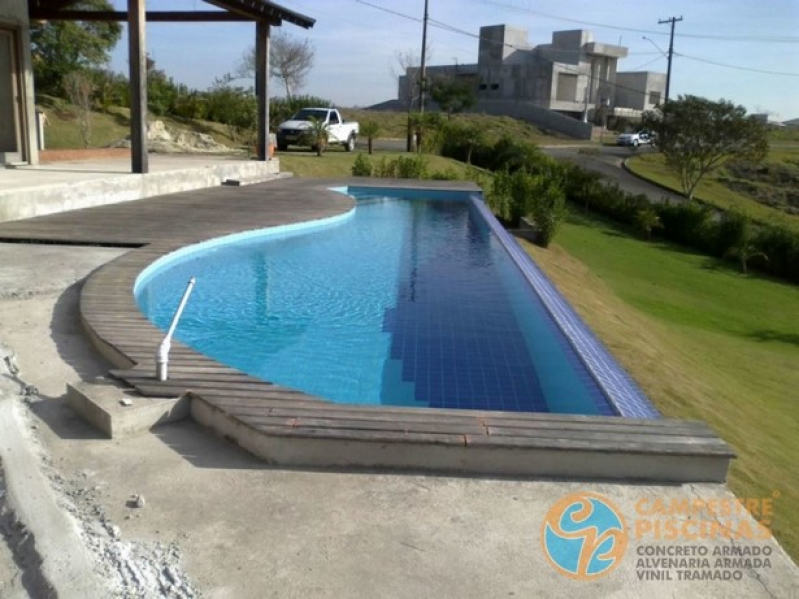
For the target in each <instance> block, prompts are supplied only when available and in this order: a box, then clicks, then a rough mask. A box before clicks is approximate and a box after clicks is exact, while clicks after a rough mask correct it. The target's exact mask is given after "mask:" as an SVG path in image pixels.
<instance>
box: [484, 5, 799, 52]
mask: <svg viewBox="0 0 799 599" xmlns="http://www.w3.org/2000/svg"><path fill="white" fill-rule="evenodd" d="M479 1H480V2H483V3H484V4H491V5H494V6H500V7H502V8H506V9H510V10H515V11H518V12H526V13H529V14H533V15H538V16H540V17H546V18H549V19H553V20H555V21H565V22H567V23H577V24H580V25H590V26H591V27H600V28H603V29H614V30H616V31H631V32H633V33H649V34H652V35H666V34H664V33H663V32H662V31H653V30H649V29H637V28H635V27H623V26H621V25H610V24H608V23H597V22H594V21H583V20H581V19H574V18H571V17H563V16H560V15H553V14H551V13H545V12H541V11H539V10H533V9H531V8H521V7H518V6H513V5H510V4H505V3H504V2H497V1H496V0H479ZM678 37H684V38H693V39H707V40H724V41H734V42H764V43H785V44H797V43H799V36H795V35H784V36H767V35H715V34H711V33H680V34H678Z"/></svg>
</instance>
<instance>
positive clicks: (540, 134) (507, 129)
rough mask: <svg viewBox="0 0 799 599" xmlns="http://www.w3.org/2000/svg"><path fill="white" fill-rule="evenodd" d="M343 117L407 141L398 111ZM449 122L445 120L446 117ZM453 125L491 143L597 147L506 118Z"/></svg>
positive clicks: (457, 117)
mask: <svg viewBox="0 0 799 599" xmlns="http://www.w3.org/2000/svg"><path fill="white" fill-rule="evenodd" d="M341 112H342V115H343V117H344V118H345V119H347V120H353V121H358V122H361V123H362V122H363V121H367V120H371V121H377V122H378V123H380V128H381V132H380V137H384V138H399V139H405V135H406V127H407V123H408V113H407V112H399V111H383V110H365V109H359V108H342V109H341ZM444 118H446V117H444ZM452 120H453V121H454V122H460V123H473V124H475V125H477V126H478V127H480V129H482V130H483V131H484V132H485V135H486V138H487V139H488V140H489V141H495V140H497V139H499V138H500V137H502V136H503V135H509V136H510V137H512V138H513V139H515V140H517V141H528V142H531V143H535V144H539V145H558V144H586V145H595V144H592V142H590V141H588V140H576V139H572V138H571V137H567V136H565V135H561V134H559V133H548V132H545V131H543V130H541V129H539V128H538V127H536V126H534V125H531V124H530V123H527V122H525V121H520V120H518V119H514V118H511V117H507V116H492V115H487V114H474V113H463V114H454V115H452Z"/></svg>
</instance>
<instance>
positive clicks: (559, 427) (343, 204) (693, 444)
mask: <svg viewBox="0 0 799 599" xmlns="http://www.w3.org/2000/svg"><path fill="white" fill-rule="evenodd" d="M337 186H338V187H346V186H353V187H379V188H392V187H393V188H400V187H403V188H407V187H413V188H415V189H437V190H441V189H444V190H447V189H449V190H454V191H467V192H473V193H477V192H479V188H477V187H476V186H475V185H474V184H471V183H468V184H465V183H453V182H431V181H409V180H386V179H362V178H357V179H346V180H286V181H282V182H275V183H268V184H264V185H259V186H251V187H257V188H259V189H260V191H261V192H262V193H263V194H269V192H270V191H275V190H277V189H283V191H286V190H287V191H288V192H289V193H293V194H295V195H296V198H297V201H298V202H301V201H303V198H304V199H305V201H306V202H311V201H318V202H321V203H322V204H323V207H322V208H321V209H319V210H317V212H316V214H317V217H318V218H324V217H325V216H324V214H323V213H327V217H335V216H337V215H341V214H343V213H345V212H346V211H347V210H351V209H352V206H353V205H354V204H353V201H352V199H351V198H346V196H342V195H341V194H339V193H337V192H333V191H331V190H330V188H331V187H337ZM250 193H252V191H251V192H250ZM310 197H313V200H311V199H310ZM342 198H346V201H342ZM217 209H218V210H223V209H224V207H219V206H218V207H217ZM320 214H322V216H319V215H320ZM301 216H302V214H298V215H291V216H289V217H287V218H288V220H289V221H291V220H292V219H294V220H293V222H294V223H297V222H301V220H302V218H300V217H301ZM273 224H274V223H273ZM284 224H291V223H290V222H286V223H284ZM238 227H239V228H238V229H237V230H230V231H229V233H238V232H240V231H242V230H247V229H250V230H256V229H262V228H264V227H263V226H261V225H260V224H259V220H258V217H257V215H254V214H252V213H249V212H248V213H246V214H243V217H242V219H241V222H240V223H239V225H238ZM219 233H220V232H219V231H218V230H215V231H213V234H211V235H208V236H207V237H206V236H204V232H203V231H194V232H193V233H192V234H191V235H188V236H187V235H183V236H175V237H173V238H171V239H168V240H167V239H158V240H156V241H154V242H152V243H149V244H148V245H145V246H143V247H141V248H139V249H135V250H132V251H130V252H128V253H127V254H125V255H123V256H121V257H119V258H117V259H116V260H114V261H112V262H111V263H109V264H108V265H106V266H104V267H102V268H101V269H99V270H98V271H96V272H95V273H93V274H92V275H91V277H90V278H89V279H88V280H87V282H86V283H85V285H84V287H83V289H82V292H81V303H80V309H81V319H82V322H83V325H84V327H85V329H86V331H87V334H88V336H89V338H90V339H91V340H92V342H93V343H94V344H95V346H96V347H97V348H98V349H99V350H100V351H101V352H102V353H103V355H105V356H106V357H107V358H108V359H109V360H111V362H112V363H113V364H114V365H116V366H117V367H118V368H117V369H115V370H113V371H112V372H111V374H112V375H113V376H114V377H116V378H117V379H119V380H121V381H124V382H125V383H126V384H128V385H130V386H132V387H134V388H135V389H136V390H137V391H138V392H139V393H141V394H142V395H145V396H154V397H177V396H181V397H186V398H187V399H188V400H189V401H190V404H191V405H190V409H189V410H188V411H189V412H190V414H191V416H192V418H194V419H195V420H196V421H198V422H200V423H201V424H203V425H205V426H207V427H208V428H211V429H212V430H214V431H216V432H217V433H218V434H221V435H223V436H224V437H226V438H228V439H230V440H231V441H234V442H235V443H237V444H239V445H240V446H242V447H244V448H245V449H247V450H248V451H250V452H252V453H254V454H256V455H258V456H259V457H261V458H263V459H264V460H266V461H267V462H269V463H271V464H276V465H287V466H301V467H315V468H318V467H333V468H351V467H355V468H378V469H383V468H388V469H401V470H424V471H435V472H459V473H470V474H482V475H508V476H567V477H579V478H607V479H627V480H630V479H632V480H658V481H673V482H683V481H708V482H710V481H712V482H721V481H724V480H725V478H726V473H727V468H728V465H729V460H730V459H731V458H732V457H733V456H734V454H733V452H732V451H731V449H730V448H729V446H727V445H726V443H724V442H723V441H722V440H720V439H719V438H718V437H716V435H715V434H714V433H713V432H712V431H711V430H710V429H709V428H708V427H707V425H706V424H704V423H701V422H687V421H679V420H671V419H667V418H660V419H656V420H651V419H636V418H623V419H621V418H619V417H607V416H576V415H575V416H572V415H553V414H526V413H517V412H495V411H472V410H440V409H435V408H417V407H408V408H390V409H389V408H385V407H381V406H377V407H372V406H357V405H343V404H333V403H331V402H328V401H324V400H321V399H318V398H315V397H312V396H309V395H306V394H304V393H302V392H299V391H295V390H292V389H287V388H284V387H280V386H278V385H273V384H270V383H268V382H265V381H261V380H258V379H254V378H252V377H249V376H247V375H246V374H243V373H241V372H239V371H237V370H235V369H233V368H229V367H227V366H224V365H221V364H219V363H217V362H216V361H214V360H212V359H211V358H208V357H207V356H204V355H202V354H199V353H197V352H195V351H194V350H192V349H191V348H188V347H186V346H185V345H183V344H181V343H179V342H174V343H173V350H172V356H171V364H170V373H171V376H170V380H169V381H166V382H164V383H161V382H159V381H157V380H156V379H155V376H154V373H155V366H154V354H155V348H156V347H157V345H158V343H159V342H160V340H161V337H162V333H161V332H160V331H159V330H158V329H156V327H155V326H154V325H152V324H151V323H150V322H149V321H148V320H147V319H146V318H145V317H144V316H143V315H142V314H141V313H140V312H139V310H138V307H137V306H136V302H135V298H134V297H133V293H132V289H133V284H134V282H135V280H136V278H137V277H138V275H139V273H141V272H142V271H143V270H144V269H145V268H146V267H147V266H148V265H150V264H152V263H153V262H154V261H156V260H158V259H159V258H161V257H163V256H165V255H167V254H169V253H170V252H172V251H175V250H179V249H180V248H182V247H185V246H186V245H189V244H194V243H198V242H201V241H205V240H207V239H210V238H213V237H217V236H219ZM511 241H512V240H511ZM506 243H507V240H506ZM513 243H515V242H513ZM519 251H523V250H521V248H519Z"/></svg>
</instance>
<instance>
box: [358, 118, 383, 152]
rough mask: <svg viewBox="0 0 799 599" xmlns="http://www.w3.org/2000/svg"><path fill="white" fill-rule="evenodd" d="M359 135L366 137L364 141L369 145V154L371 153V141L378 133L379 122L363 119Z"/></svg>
mask: <svg viewBox="0 0 799 599" xmlns="http://www.w3.org/2000/svg"><path fill="white" fill-rule="evenodd" d="M361 135H363V136H364V137H365V138H366V142H367V144H368V147H369V154H371V153H372V142H373V141H374V139H375V137H377V136H378V135H380V123H378V122H377V121H375V120H372V119H370V120H368V121H363V122H362V123H361Z"/></svg>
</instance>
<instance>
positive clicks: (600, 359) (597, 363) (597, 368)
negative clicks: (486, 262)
mask: <svg viewBox="0 0 799 599" xmlns="http://www.w3.org/2000/svg"><path fill="white" fill-rule="evenodd" d="M470 201H471V203H472V206H473V207H474V208H475V209H476V210H478V211H479V212H480V213H481V214H482V216H483V218H484V219H485V222H486V223H487V224H488V226H489V227H490V228H491V230H492V232H493V233H494V235H496V237H497V239H498V240H499V242H500V243H501V244H502V246H503V247H504V248H505V250H506V251H507V252H508V254H510V256H511V258H512V259H513V261H514V262H515V263H516V265H517V266H518V267H519V268H520V270H521V271H522V273H523V274H524V276H525V278H526V279H527V281H528V282H529V283H530V285H531V286H532V287H533V288H534V289H535V291H536V293H537V295H538V297H539V298H540V299H541V302H542V303H543V305H544V306H546V308H547V310H548V311H549V313H550V314H551V316H552V318H553V319H554V320H555V322H556V323H557V324H558V326H559V327H560V329H561V331H563V333H564V335H565V336H566V337H567V338H568V340H569V341H570V343H571V344H572V346H573V347H574V350H575V352H576V354H577V355H578V356H579V358H580V359H581V360H582V362H583V363H584V364H585V366H586V368H588V370H589V372H590V373H591V374H592V375H593V377H594V378H595V379H596V381H597V383H598V384H599V385H600V387H601V388H602V390H603V391H604V393H605V395H606V396H607V397H608V399H609V400H610V401H611V403H612V404H613V407H614V408H615V410H616V412H617V413H618V414H619V415H620V416H624V417H628V418H659V417H660V413H659V412H658V411H657V409H656V408H655V407H654V406H653V405H652V404H651V402H650V401H649V399H647V397H646V395H644V393H643V391H642V390H641V389H640V387H638V385H637V384H636V383H635V382H634V381H633V380H632V378H630V375H629V374H627V372H626V371H625V370H624V369H623V368H622V367H621V365H619V363H618V362H616V360H615V359H614V358H613V356H612V355H611V354H610V352H608V350H607V349H606V348H605V347H604V346H603V345H602V343H601V342H600V341H599V340H598V339H597V338H596V336H595V335H594V333H593V332H592V331H591V329H590V328H588V326H587V325H586V324H585V322H583V320H582V319H581V318H580V317H579V316H578V315H577V313H576V312H575V311H574V309H573V308H572V307H571V306H570V305H569V303H568V302H567V301H566V299H565V298H564V297H563V296H562V295H561V294H560V292H558V290H557V289H556V288H555V286H554V285H553V284H552V282H551V281H550V280H549V279H548V278H547V277H546V275H544V273H543V272H541V270H540V269H539V268H538V267H537V266H536V265H535V263H534V262H533V261H532V259H531V258H530V256H528V255H527V253H526V252H525V251H524V250H523V249H522V248H521V246H520V245H519V244H518V243H517V242H516V240H515V239H514V238H513V237H512V236H511V235H510V234H509V233H508V232H507V231H506V230H505V229H504V227H502V225H500V224H499V222H498V221H497V220H496V219H495V218H494V216H493V214H491V211H490V210H489V209H488V207H487V206H486V205H485V203H484V202H483V201H482V199H481V198H480V197H479V196H477V195H476V194H473V195H472V196H471V198H470Z"/></svg>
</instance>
